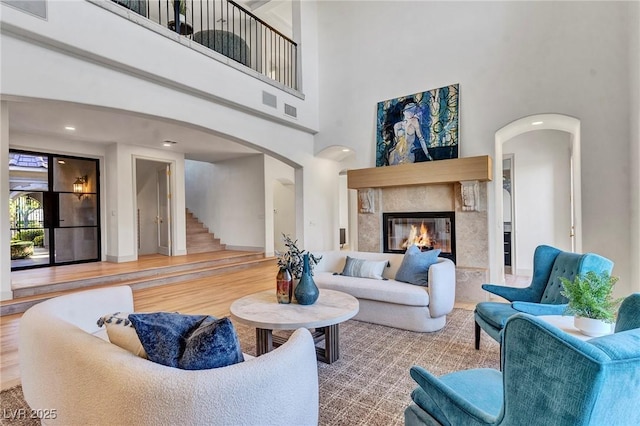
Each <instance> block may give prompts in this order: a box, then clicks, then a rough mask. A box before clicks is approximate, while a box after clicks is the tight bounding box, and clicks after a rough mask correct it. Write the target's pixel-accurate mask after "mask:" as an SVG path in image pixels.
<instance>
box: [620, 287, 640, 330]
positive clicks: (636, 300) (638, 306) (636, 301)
mask: <svg viewBox="0 0 640 426" xmlns="http://www.w3.org/2000/svg"><path fill="white" fill-rule="evenodd" d="M634 328H640V293H633V294H632V295H630V296H627V297H626V298H625V299H624V301H623V302H622V305H620V309H618V318H617V321H616V329H615V332H616V333H619V332H621V331H626V330H632V329H634Z"/></svg>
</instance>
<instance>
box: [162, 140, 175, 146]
mask: <svg viewBox="0 0 640 426" xmlns="http://www.w3.org/2000/svg"><path fill="white" fill-rule="evenodd" d="M177 143H178V142H175V141H164V142H162V146H173V145H175V144H177Z"/></svg>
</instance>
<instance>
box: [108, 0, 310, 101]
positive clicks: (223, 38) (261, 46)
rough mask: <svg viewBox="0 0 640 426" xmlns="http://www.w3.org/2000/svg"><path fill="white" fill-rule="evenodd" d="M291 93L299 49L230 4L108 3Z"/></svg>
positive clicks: (178, 0) (190, 0) (227, 0)
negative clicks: (223, 57) (159, 26)
mask: <svg viewBox="0 0 640 426" xmlns="http://www.w3.org/2000/svg"><path fill="white" fill-rule="evenodd" d="M111 1H112V2H113V3H116V4H118V5H120V6H123V7H125V8H127V9H129V10H131V11H133V12H135V13H137V14H139V15H141V16H143V17H145V18H147V19H149V20H151V21H153V22H155V23H157V24H159V25H161V26H164V27H166V28H169V29H171V30H172V31H175V32H177V33H179V34H181V35H182V36H183V37H188V38H190V39H191V40H193V41H195V42H197V43H200V44H202V45H203V46H205V47H207V48H209V49H211V50H214V51H216V52H218V53H220V54H222V55H224V56H226V57H228V58H230V59H233V60H234V61H236V62H238V63H240V64H242V65H244V66H246V67H249V68H251V69H253V70H254V71H257V72H258V73H260V74H262V75H264V76H266V77H268V78H269V79H271V80H274V81H276V82H278V83H281V84H282V85H284V86H286V87H289V88H291V89H293V90H298V87H299V83H298V77H299V76H298V65H297V64H298V46H297V44H296V43H295V42H294V41H293V40H291V39H290V38H288V37H287V36H285V35H284V34H282V33H281V32H279V31H278V30H276V29H275V28H274V27H272V26H271V25H269V24H267V23H266V22H264V21H263V20H262V19H260V18H258V17H257V16H255V15H253V14H252V13H251V12H249V11H248V10H247V9H245V8H244V7H242V6H241V5H239V4H238V3H236V2H234V1H232V0H111Z"/></svg>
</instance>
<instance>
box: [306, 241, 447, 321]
mask: <svg viewBox="0 0 640 426" xmlns="http://www.w3.org/2000/svg"><path fill="white" fill-rule="evenodd" d="M313 254H314V255H316V256H320V255H321V256H322V259H321V260H320V262H319V263H318V264H317V265H316V266H315V268H314V270H313V273H314V275H313V279H314V281H315V282H316V285H317V286H318V287H319V288H321V289H322V288H326V289H330V290H338V291H343V292H345V293H349V294H350V295H352V296H354V297H355V298H357V299H358V301H359V302H360V311H359V312H358V314H357V315H356V316H355V317H354V319H356V320H360V321H365V322H371V323H375V324H381V325H386V326H389V327H395V328H401V329H405V330H410V331H418V332H430V331H437V330H440V329H441V328H442V327H444V325H445V323H446V315H447V314H448V313H449V312H451V310H452V309H453V304H454V302H455V286H456V270H455V265H454V263H453V262H452V261H451V260H449V259H445V258H442V257H439V258H438V262H437V263H436V264H434V265H432V266H431V267H430V268H429V285H428V286H427V287H423V286H418V285H413V284H407V283H404V282H399V281H396V280H395V279H394V278H395V276H396V272H397V271H398V268H399V267H400V264H401V263H402V259H403V257H404V255H403V254H395V253H369V252H354V251H342V250H339V251H338V250H336V251H326V252H317V253H316V252H314V253H313ZM347 256H349V257H352V258H357V259H365V260H374V261H380V260H388V261H389V266H388V267H386V268H385V269H384V272H383V277H384V278H387V280H376V279H371V278H358V277H348V276H342V275H334V273H335V272H338V273H340V272H342V270H343V268H344V265H345V262H346V258H347Z"/></svg>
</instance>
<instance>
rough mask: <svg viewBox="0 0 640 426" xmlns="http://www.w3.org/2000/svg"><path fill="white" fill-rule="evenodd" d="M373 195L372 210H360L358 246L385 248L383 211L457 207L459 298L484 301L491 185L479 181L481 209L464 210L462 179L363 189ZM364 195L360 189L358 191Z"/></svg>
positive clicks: (375, 250)
mask: <svg viewBox="0 0 640 426" xmlns="http://www.w3.org/2000/svg"><path fill="white" fill-rule="evenodd" d="M358 191H359V192H361V191H368V192H369V193H368V194H367V195H368V197H369V198H370V197H373V200H372V201H373V202H372V206H373V208H372V210H370V211H371V213H359V214H358V250H361V251H369V252H382V251H383V235H382V234H383V231H382V228H383V223H382V213H383V212H385V213H402V212H420V211H425V212H426V211H431V212H437V211H442V212H445V211H454V212H455V227H456V237H455V238H456V253H457V254H456V258H457V259H456V301H458V302H480V301H484V300H486V294H485V292H484V291H483V290H482V288H481V287H480V286H481V284H483V283H485V282H487V280H488V271H489V269H488V267H489V255H488V250H489V243H488V235H489V232H488V220H487V211H486V205H487V202H486V200H487V185H486V182H480V183H479V200H478V202H479V206H480V208H479V209H478V210H479V211H463V209H462V194H461V192H460V191H461V190H460V184H459V183H443V184H426V185H411V186H394V187H385V188H374V189H373V190H370V189H359V190H358ZM358 195H359V198H360V195H361V194H360V193H359V194H358Z"/></svg>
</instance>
